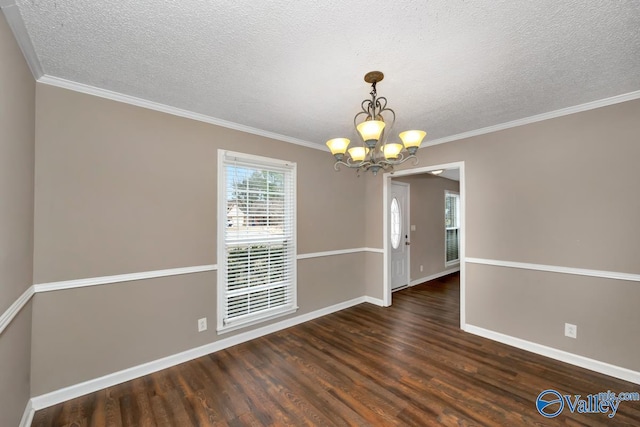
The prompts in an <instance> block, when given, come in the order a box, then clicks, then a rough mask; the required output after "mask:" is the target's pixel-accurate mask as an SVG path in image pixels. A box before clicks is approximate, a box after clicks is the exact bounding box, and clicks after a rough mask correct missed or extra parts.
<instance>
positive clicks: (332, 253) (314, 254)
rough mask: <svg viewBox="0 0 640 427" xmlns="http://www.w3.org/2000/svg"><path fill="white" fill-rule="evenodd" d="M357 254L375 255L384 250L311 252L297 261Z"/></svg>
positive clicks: (357, 249)
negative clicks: (367, 253) (372, 253)
mask: <svg viewBox="0 0 640 427" xmlns="http://www.w3.org/2000/svg"><path fill="white" fill-rule="evenodd" d="M357 252H374V253H380V254H381V253H383V250H382V249H377V248H352V249H338V250H335V251H324V252H309V253H306V254H298V255H297V256H296V259H299V260H300V259H309V258H320V257H325V256H335V255H346V254H353V253H357Z"/></svg>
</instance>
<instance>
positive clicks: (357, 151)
mask: <svg viewBox="0 0 640 427" xmlns="http://www.w3.org/2000/svg"><path fill="white" fill-rule="evenodd" d="M368 152H369V149H368V148H365V147H352V148H349V155H350V156H351V160H353V161H354V162H362V161H364V158H365V157H366V156H367V153H368Z"/></svg>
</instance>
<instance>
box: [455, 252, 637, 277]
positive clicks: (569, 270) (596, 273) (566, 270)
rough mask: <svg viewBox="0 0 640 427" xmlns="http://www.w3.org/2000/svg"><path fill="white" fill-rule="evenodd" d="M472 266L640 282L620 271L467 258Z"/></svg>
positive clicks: (633, 275) (629, 274) (632, 275)
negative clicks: (491, 266)
mask: <svg viewBox="0 0 640 427" xmlns="http://www.w3.org/2000/svg"><path fill="white" fill-rule="evenodd" d="M465 261H466V262H470V263H472V264H484V265H494V266H497V267H509V268H521V269H525V270H536V271H547V272H550V273H563V274H574V275H578V276H590V277H602V278H604V279H616V280H629V281H632V282H640V274H631V273H621V272H618V271H606V270H589V269H585V268H574V267H562V266H558V265H544V264H530V263H527V262H513V261H500V260H495V259H483V258H465Z"/></svg>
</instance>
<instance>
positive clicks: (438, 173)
mask: <svg viewBox="0 0 640 427" xmlns="http://www.w3.org/2000/svg"><path fill="white" fill-rule="evenodd" d="M442 172H444V169H438V170H435V171H431V173H432V174H434V175H440V174H441V173H442Z"/></svg>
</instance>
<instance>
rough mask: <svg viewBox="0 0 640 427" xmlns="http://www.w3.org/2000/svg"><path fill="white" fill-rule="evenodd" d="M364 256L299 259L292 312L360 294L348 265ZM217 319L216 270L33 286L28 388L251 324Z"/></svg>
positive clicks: (86, 375) (77, 378) (106, 370)
mask: <svg viewBox="0 0 640 427" xmlns="http://www.w3.org/2000/svg"><path fill="white" fill-rule="evenodd" d="M364 257H365V254H364V253H356V254H349V255H344V256H336V257H328V258H313V259H305V260H300V261H299V262H298V294H299V295H298V305H299V307H300V309H299V310H298V312H297V313H296V314H297V315H299V314H304V313H308V312H311V311H314V310H318V309H321V308H324V307H328V306H331V305H334V304H337V303H340V302H343V301H347V300H350V299H353V298H357V297H361V296H362V295H363V294H364V287H363V285H362V283H363V279H362V274H361V273H360V272H359V271H358V270H357V269H352V268H350V266H351V265H361V264H363V259H364ZM328 266H330V268H328ZM201 317H207V318H208V319H209V322H208V323H209V329H208V330H207V331H205V332H202V333H199V332H197V330H196V320H197V319H198V318H201ZM290 317H291V316H290ZM281 320H283V318H278V319H276V320H273V321H270V322H266V323H263V324H261V325H260V326H265V325H268V324H271V323H275V322H277V321H281ZM215 322H216V272H206V273H196V274H187V275H183V276H175V277H163V278H158V279H150V280H140V281H135V282H127V283H117V284H110V285H103V286H95V287H89V288H78V289H71V290H65V291H54V292H45V293H39V294H37V295H36V296H35V302H34V316H33V324H34V337H35V339H34V343H33V368H32V394H33V395H34V396H38V395H41V394H44V393H47V392H50V391H53V390H57V389H60V388H62V387H66V386H69V385H74V384H78V383H80V382H83V381H87V380H90V379H93V378H97V377H100V376H103V375H107V374H110V373H113V372H117V371H120V370H123V369H126V368H130V367H132V366H136V365H140V364H142V363H145V362H149V361H152V360H156V359H159V358H161V357H165V356H170V355H173V354H176V353H180V352H182V351H186V350H189V349H192V348H196V347H199V346H203V345H206V344H209V343H212V342H214V341H218V340H219V339H224V338H228V337H230V336H233V335H236V334H239V333H242V332H246V331H247V330H249V328H245V329H241V330H238V331H234V332H230V333H226V334H223V335H217V334H216V331H215Z"/></svg>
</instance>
